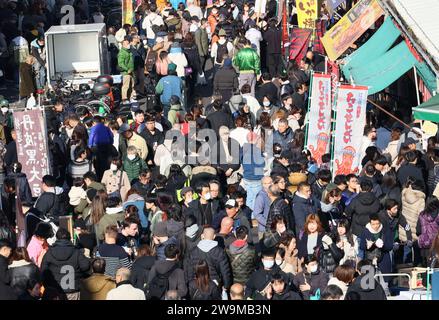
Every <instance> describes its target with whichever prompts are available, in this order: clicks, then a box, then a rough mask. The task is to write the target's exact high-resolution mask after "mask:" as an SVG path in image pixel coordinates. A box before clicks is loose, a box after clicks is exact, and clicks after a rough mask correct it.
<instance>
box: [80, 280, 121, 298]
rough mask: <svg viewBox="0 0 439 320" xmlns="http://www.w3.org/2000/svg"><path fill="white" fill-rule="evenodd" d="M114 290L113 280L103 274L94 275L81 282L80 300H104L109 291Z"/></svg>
mask: <svg viewBox="0 0 439 320" xmlns="http://www.w3.org/2000/svg"><path fill="white" fill-rule="evenodd" d="M114 288H116V283H115V282H114V280H113V279H112V278H111V277H110V276H107V275H104V274H94V275H92V276H91V277H88V278H87V279H84V280H83V281H82V285H81V300H106V299H107V294H108V292H109V291H110V290H112V289H114Z"/></svg>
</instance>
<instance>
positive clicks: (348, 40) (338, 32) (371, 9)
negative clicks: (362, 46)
mask: <svg viewBox="0 0 439 320" xmlns="http://www.w3.org/2000/svg"><path fill="white" fill-rule="evenodd" d="M383 14H384V11H383V9H382V8H381V7H380V5H379V4H378V1H377V0H360V1H358V2H357V4H356V5H355V6H354V7H353V8H352V9H351V10H349V12H348V13H346V14H345V15H344V16H343V18H341V19H340V20H339V21H338V22H337V23H336V24H335V26H333V27H332V28H331V29H330V30H328V31H327V32H326V33H325V35H324V37H323V38H322V42H323V46H324V47H325V50H326V53H327V54H328V57H329V59H331V60H332V61H334V60H336V59H337V58H338V57H340V56H341V55H342V53H343V52H345V51H346V50H347V49H348V48H349V46H350V45H352V44H353V43H354V42H355V41H356V40H357V39H358V38H359V37H360V36H361V35H362V34H363V33H364V32H365V31H366V30H367V29H369V28H370V26H372V24H374V22H375V21H377V20H378V18H379V17H381V16H382V15H383Z"/></svg>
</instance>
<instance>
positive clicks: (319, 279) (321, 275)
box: [293, 270, 329, 300]
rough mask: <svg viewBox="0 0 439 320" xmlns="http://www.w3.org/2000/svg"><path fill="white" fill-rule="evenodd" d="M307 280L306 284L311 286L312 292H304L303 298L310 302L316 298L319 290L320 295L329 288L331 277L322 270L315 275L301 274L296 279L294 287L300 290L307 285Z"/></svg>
mask: <svg viewBox="0 0 439 320" xmlns="http://www.w3.org/2000/svg"><path fill="white" fill-rule="evenodd" d="M305 279H306V283H308V284H309V285H310V286H311V290H309V291H303V292H302V296H303V299H304V300H309V299H310V297H311V296H314V295H315V294H316V293H317V290H320V293H323V291H324V290H325V288H326V287H327V284H328V281H329V276H328V274H327V273H325V272H323V271H321V270H318V271H317V272H315V273H308V272H299V273H298V274H297V275H296V276H295V277H294V280H293V284H294V286H295V287H296V288H299V287H300V286H301V285H302V284H305Z"/></svg>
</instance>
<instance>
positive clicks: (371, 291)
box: [346, 275, 387, 300]
mask: <svg viewBox="0 0 439 320" xmlns="http://www.w3.org/2000/svg"><path fill="white" fill-rule="evenodd" d="M364 277H369V276H368V275H361V276H359V277H358V278H356V279H355V280H354V282H353V283H352V284H351V285H350V286H349V288H348V291H347V292H346V294H347V295H349V293H350V292H356V293H358V294H359V295H360V300H387V297H386V294H385V292H384V289H383V287H382V286H381V284H380V283H379V282H378V281H377V280H375V285H374V286H373V288H372V286H371V288H364V286H363V285H362V283H364V281H365V280H364V279H363V278H364Z"/></svg>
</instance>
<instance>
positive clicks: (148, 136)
mask: <svg viewBox="0 0 439 320" xmlns="http://www.w3.org/2000/svg"><path fill="white" fill-rule="evenodd" d="M139 135H140V136H141V137H142V138H143V139H145V141H146V146H147V147H148V156H147V159H146V160H147V161H148V160H154V154H155V151H154V143H156V142H157V146H159V145H161V144H163V142H164V141H165V136H164V134H163V133H162V132H160V130H158V129H155V132H154V134H152V133H151V132H150V131H149V130H148V129H145V130H143V131H142V132H141V133H140V134H139Z"/></svg>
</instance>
